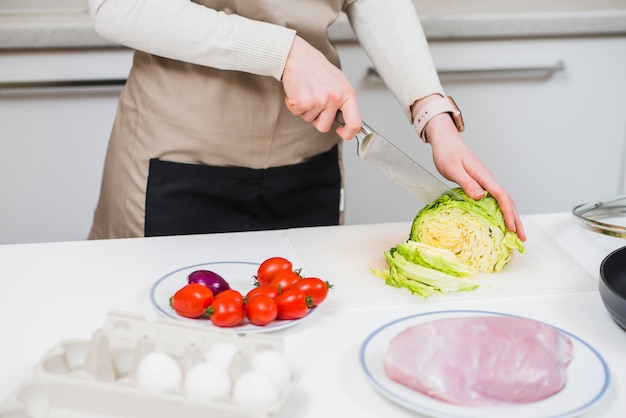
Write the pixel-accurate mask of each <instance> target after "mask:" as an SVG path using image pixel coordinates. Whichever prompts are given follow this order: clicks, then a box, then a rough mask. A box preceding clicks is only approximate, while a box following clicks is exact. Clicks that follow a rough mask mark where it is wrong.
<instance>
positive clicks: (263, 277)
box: [256, 257, 293, 286]
mask: <svg viewBox="0 0 626 418" xmlns="http://www.w3.org/2000/svg"><path fill="white" fill-rule="evenodd" d="M283 270H288V271H292V270H293V264H291V261H289V260H287V259H286V258H283V257H272V258H268V259H267V260H265V261H263V262H262V263H261V265H259V268H258V269H257V273H256V281H257V283H259V285H261V286H265V285H267V284H269V283H270V281H271V280H272V278H273V277H274V275H275V274H276V273H278V272H279V271H283Z"/></svg>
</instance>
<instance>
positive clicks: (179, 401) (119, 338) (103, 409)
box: [0, 311, 298, 418]
mask: <svg viewBox="0 0 626 418" xmlns="http://www.w3.org/2000/svg"><path fill="white" fill-rule="evenodd" d="M223 342H227V343H231V344H233V345H235V346H236V347H237V348H238V349H239V351H238V353H237V355H235V357H234V358H233V360H232V363H231V365H230V369H229V373H230V375H231V377H232V378H233V381H234V380H235V379H236V378H237V377H238V376H239V375H241V374H242V373H244V372H245V371H246V370H248V369H249V368H250V367H251V365H250V360H251V359H252V357H253V356H254V354H255V353H257V352H260V351H262V350H274V351H277V352H279V353H283V342H282V339H281V338H279V337H276V336H273V335H268V334H243V335H242V334H239V333H236V332H234V331H233V330H230V329H222V328H213V327H207V326H202V325H199V324H194V323H187V322H179V321H174V320H170V319H161V318H160V319H157V320H156V321H153V322H149V321H146V320H145V318H144V317H142V316H139V315H136V314H132V313H128V312H121V311H111V312H109V314H108V316H107V318H106V321H105V323H104V326H103V327H102V328H101V329H98V330H96V331H95V332H94V333H93V335H92V337H91V339H89V340H84V339H68V340H65V341H62V342H60V343H59V344H57V345H55V346H54V347H52V348H51V349H50V350H49V351H48V352H46V353H45V354H44V355H43V357H42V359H41V361H40V362H39V363H38V364H37V365H36V366H35V368H34V375H33V376H32V377H30V378H28V379H26V380H25V381H23V382H22V383H21V384H20V385H19V387H18V388H17V389H16V390H15V391H14V392H13V393H12V394H11V395H10V396H9V398H8V399H7V400H6V401H5V402H4V404H3V405H0V418H57V417H58V418H61V417H63V418H72V417H81V418H144V417H145V418H172V417H177V416H180V417H185V418H196V417H197V418H200V417H202V418H206V417H207V416H217V417H224V418H226V417H228V418H257V417H258V418H266V417H272V416H274V415H275V414H276V413H277V412H278V411H279V410H280V409H281V408H282V407H283V405H284V403H285V401H286V400H287V398H288V396H289V395H290V393H291V392H292V391H293V388H294V386H295V384H296V381H297V379H298V376H297V373H294V374H293V376H292V378H291V379H290V380H289V381H288V382H286V383H283V384H282V385H281V387H280V396H279V398H278V399H277V400H276V401H275V402H273V403H271V404H269V405H266V406H262V407H258V406H257V407H252V406H246V405H241V404H236V403H235V402H234V401H232V400H231V399H221V400H197V399H194V398H190V397H188V396H186V393H185V392H184V390H183V389H182V388H178V387H177V388H174V389H170V390H167V391H165V392H162V393H153V392H150V391H146V390H144V389H142V388H141V387H139V385H138V382H137V379H136V375H135V373H136V371H137V366H138V365H139V363H140V361H141V359H142V358H143V357H144V356H145V355H146V354H147V353H149V352H151V351H154V350H159V351H162V352H164V353H166V354H169V355H170V356H171V357H172V358H173V359H174V360H176V361H177V362H178V365H179V366H180V368H181V370H182V372H183V374H184V373H185V372H186V371H188V370H189V369H190V368H191V367H193V366H194V365H196V364H197V363H199V362H201V361H203V360H204V356H205V354H206V353H207V351H208V350H209V349H210V348H211V347H212V346H214V345H215V344H216V343H223Z"/></svg>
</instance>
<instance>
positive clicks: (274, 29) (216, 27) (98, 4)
mask: <svg viewBox="0 0 626 418" xmlns="http://www.w3.org/2000/svg"><path fill="white" fill-rule="evenodd" d="M89 7H90V10H91V13H92V15H93V17H94V20H95V22H94V25H95V30H96V32H97V33H98V34H99V35H100V36H102V37H103V38H105V39H109V40H112V41H114V42H117V43H119V44H121V45H125V46H127V47H130V48H132V49H136V50H141V51H144V52H148V53H150V54H154V55H158V56H162V57H165V58H171V59H175V60H179V61H184V62H189V63H192V64H198V65H203V66H208V67H214V68H219V69H222V70H237V71H244V72H248V73H253V74H259V75H265V76H271V77H274V78H276V79H277V80H280V79H281V77H282V73H283V69H284V67H285V61H286V60H287V56H288V55H289V51H290V49H291V45H292V43H293V39H294V36H295V31H294V30H292V29H288V28H284V27H282V26H279V25H274V24H271V23H266V22H260V21H255V20H251V19H247V18H244V17H242V16H239V15H231V14H227V13H224V12H221V11H217V10H214V9H210V8H208V7H205V6H203V5H200V4H197V3H194V2H191V1H189V0H89Z"/></svg>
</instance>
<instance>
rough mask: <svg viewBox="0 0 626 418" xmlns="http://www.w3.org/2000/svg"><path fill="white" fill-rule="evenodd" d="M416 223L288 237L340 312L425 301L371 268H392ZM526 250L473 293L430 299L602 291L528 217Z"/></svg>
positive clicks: (294, 231)
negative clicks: (392, 257)
mask: <svg viewBox="0 0 626 418" xmlns="http://www.w3.org/2000/svg"><path fill="white" fill-rule="evenodd" d="M410 228H411V224H410V223H404V222H402V223H386V224H371V225H343V226H331V227H322V228H319V227H318V228H298V229H290V230H287V231H285V238H286V240H287V241H288V242H289V243H290V245H291V246H292V247H293V249H294V251H295V252H296V253H297V254H298V257H299V259H300V261H301V262H302V263H303V265H302V267H303V268H304V270H305V271H306V272H307V273H308V274H309V275H312V276H318V277H320V278H323V279H324V280H327V281H329V282H330V283H331V284H332V285H333V288H332V289H331V291H330V293H329V296H328V299H327V302H326V304H327V306H328V307H331V308H335V309H345V308H359V307H369V306H393V305H410V304H419V303H425V300H424V299H423V298H422V297H420V296H418V295H412V294H411V293H410V292H409V291H408V290H407V289H404V288H394V287H392V286H388V285H386V284H385V281H384V279H381V278H379V277H378V276H376V275H374V274H372V273H371V271H370V267H372V268H375V269H378V268H387V263H386V262H385V257H384V254H383V253H384V251H386V250H388V249H390V248H391V247H393V246H395V245H396V244H398V243H400V242H403V241H406V240H407V239H408V237H409V232H410ZM524 230H525V231H526V236H527V241H526V242H525V243H524V246H525V247H526V252H525V253H523V254H520V253H517V252H516V253H515V255H514V257H513V260H512V261H511V263H509V264H508V265H507V266H506V267H505V268H504V270H502V271H500V272H497V273H491V274H481V275H480V276H479V279H480V281H481V286H480V287H479V288H478V289H476V290H474V291H472V292H461V293H454V294H452V293H448V294H445V295H436V296H434V297H432V298H429V299H427V301H438V302H441V301H448V300H449V301H452V300H467V299H485V298H494V297H515V296H521V295H538V294H553V293H568V292H585V291H593V290H595V289H597V285H598V282H597V280H596V279H595V278H594V277H592V276H591V275H590V274H589V273H588V272H587V271H586V270H585V269H583V268H582V267H581V266H580V265H579V264H578V263H577V262H576V260H574V259H573V258H572V257H571V256H570V255H569V254H567V253H566V252H565V251H564V250H563V249H562V248H561V247H560V246H559V245H558V244H557V243H556V241H554V240H553V239H552V238H551V237H550V236H548V235H547V234H546V233H545V231H544V230H543V229H541V227H540V226H538V225H537V224H536V223H535V222H533V221H532V219H524Z"/></svg>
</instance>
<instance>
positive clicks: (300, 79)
mask: <svg viewBox="0 0 626 418" xmlns="http://www.w3.org/2000/svg"><path fill="white" fill-rule="evenodd" d="M282 82H283V88H284V89H285V94H286V98H285V103H286V105H287V108H288V109H289V111H290V112H291V113H293V114H294V115H297V116H300V117H301V118H302V119H304V120H305V121H307V122H310V123H312V124H313V125H314V126H315V128H317V130H318V131H320V132H328V131H329V130H330V128H331V127H332V125H333V122H334V121H335V116H336V114H337V110H341V112H342V113H343V119H344V122H345V125H344V126H342V127H339V128H337V134H338V135H339V136H340V137H341V138H343V139H352V138H354V137H355V136H356V134H357V133H358V132H359V130H360V129H361V114H360V113H359V108H358V106H357V103H356V96H355V93H354V89H353V88H352V85H351V84H350V82H349V81H348V79H347V77H346V76H345V75H344V73H343V72H342V71H341V70H340V69H339V68H337V67H336V66H334V65H333V64H332V63H331V62H330V61H328V60H327V59H326V57H325V56H324V55H323V54H322V53H321V52H319V51H318V50H317V49H315V48H313V46H311V45H310V44H309V43H308V42H306V41H305V40H304V39H302V38H300V37H299V36H296V37H295V39H294V41H293V45H292V47H291V51H290V53H289V56H288V57H287V61H286V63H285V69H284V71H283V77H282Z"/></svg>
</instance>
